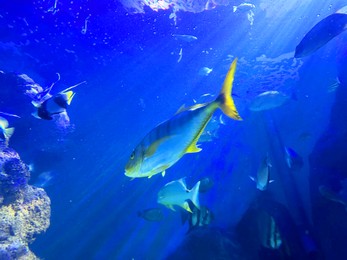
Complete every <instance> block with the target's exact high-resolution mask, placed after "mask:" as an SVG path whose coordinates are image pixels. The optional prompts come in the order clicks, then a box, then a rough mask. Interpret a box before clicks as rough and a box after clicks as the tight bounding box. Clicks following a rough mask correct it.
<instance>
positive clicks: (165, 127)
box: [125, 59, 241, 178]
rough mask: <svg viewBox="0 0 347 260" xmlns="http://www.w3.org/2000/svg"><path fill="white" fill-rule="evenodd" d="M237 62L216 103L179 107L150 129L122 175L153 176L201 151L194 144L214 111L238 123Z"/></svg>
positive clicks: (239, 118)
mask: <svg viewBox="0 0 347 260" xmlns="http://www.w3.org/2000/svg"><path fill="white" fill-rule="evenodd" d="M236 62H237V59H235V60H234V61H233V63H232V64H231V66H230V69H229V71H228V73H227V75H226V77H225V80H224V84H223V87H222V90H221V92H220V94H219V95H218V97H217V98H216V100H214V101H213V102H210V103H206V104H196V105H194V106H192V107H189V108H181V109H180V110H179V111H178V112H177V113H176V115H174V116H173V117H172V118H171V119H169V120H167V121H165V122H163V123H161V124H159V125H158V126H157V127H155V128H154V129H152V131H150V132H149V133H148V134H147V135H146V136H145V137H144V138H143V139H142V141H141V142H140V143H139V144H138V145H137V147H136V148H135V149H134V151H133V152H132V153H131V155H130V159H129V161H128V163H127V164H126V166H125V175H126V176H128V177H131V178H140V177H149V178H150V177H152V176H153V175H155V174H158V173H162V175H163V176H164V175H165V170H166V169H168V168H169V167H171V166H172V165H174V164H175V163H176V162H177V161H178V160H179V159H180V158H181V157H182V156H183V155H185V154H186V153H197V152H200V151H201V149H200V148H198V147H197V142H198V140H199V138H200V136H201V134H202V132H203V131H204V129H205V127H206V125H207V123H208V122H209V121H210V119H211V117H212V115H213V113H214V112H215V111H216V110H217V108H220V109H222V111H223V112H224V114H226V115H227V116H229V117H231V118H233V119H235V120H241V117H240V116H239V114H238V112H237V110H236V107H235V105H234V101H233V99H232V97H231V90H232V83H233V81H234V74H235V69H236Z"/></svg>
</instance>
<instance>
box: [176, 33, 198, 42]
mask: <svg viewBox="0 0 347 260" xmlns="http://www.w3.org/2000/svg"><path fill="white" fill-rule="evenodd" d="M172 36H173V37H175V39H176V40H180V41H184V42H193V41H196V40H197V39H198V38H197V37H196V36H193V35H188V34H173V35H172Z"/></svg>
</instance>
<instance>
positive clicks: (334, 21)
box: [294, 13, 347, 58]
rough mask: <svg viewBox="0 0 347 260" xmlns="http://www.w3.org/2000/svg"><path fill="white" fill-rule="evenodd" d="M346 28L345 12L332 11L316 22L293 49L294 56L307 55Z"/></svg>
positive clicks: (346, 16) (346, 17)
mask: <svg viewBox="0 0 347 260" xmlns="http://www.w3.org/2000/svg"><path fill="white" fill-rule="evenodd" d="M346 29H347V14H345V13H334V14H331V15H329V16H328V17H326V18H324V19H323V20H321V21H320V22H319V23H317V24H316V25H315V26H314V27H313V28H312V29H311V30H310V31H309V32H308V33H307V34H306V35H305V36H304V38H303V39H302V40H301V42H300V43H299V45H298V46H296V49H295V54H294V57H295V58H302V57H305V56H308V55H310V54H312V53H313V52H315V51H316V50H318V49H319V48H321V47H322V46H324V45H325V44H326V43H327V42H329V41H330V40H331V39H333V38H334V37H336V36H337V35H339V34H340V33H342V32H343V31H345V30H346Z"/></svg>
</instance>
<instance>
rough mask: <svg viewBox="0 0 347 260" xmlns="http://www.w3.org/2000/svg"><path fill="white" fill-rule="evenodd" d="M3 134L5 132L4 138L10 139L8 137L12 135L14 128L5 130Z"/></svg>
mask: <svg viewBox="0 0 347 260" xmlns="http://www.w3.org/2000/svg"><path fill="white" fill-rule="evenodd" d="M4 132H5V137H6V138H7V139H10V137H11V136H12V135H13V132H14V127H10V128H6V129H5V131H4Z"/></svg>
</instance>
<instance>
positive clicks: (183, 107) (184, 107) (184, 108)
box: [175, 104, 187, 115]
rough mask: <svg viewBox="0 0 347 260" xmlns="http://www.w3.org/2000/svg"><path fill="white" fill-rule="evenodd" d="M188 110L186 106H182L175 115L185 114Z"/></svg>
mask: <svg viewBox="0 0 347 260" xmlns="http://www.w3.org/2000/svg"><path fill="white" fill-rule="evenodd" d="M186 109H187V108H186V106H185V105H184V104H183V105H182V106H180V108H179V109H178V110H177V112H176V114H175V115H177V114H179V113H181V112H183V111H185V110H186Z"/></svg>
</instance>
